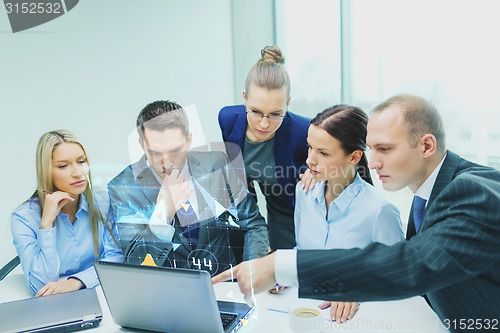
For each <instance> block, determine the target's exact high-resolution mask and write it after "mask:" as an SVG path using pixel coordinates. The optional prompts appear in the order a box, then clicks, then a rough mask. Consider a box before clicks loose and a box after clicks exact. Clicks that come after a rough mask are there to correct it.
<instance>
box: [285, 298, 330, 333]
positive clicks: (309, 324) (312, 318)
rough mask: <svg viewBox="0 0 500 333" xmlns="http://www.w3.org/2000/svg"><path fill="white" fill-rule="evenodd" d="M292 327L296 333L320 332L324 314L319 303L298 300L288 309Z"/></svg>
mask: <svg viewBox="0 0 500 333" xmlns="http://www.w3.org/2000/svg"><path fill="white" fill-rule="evenodd" d="M288 314H289V317H290V329H291V330H292V332H294V333H306V332H307V333H319V332H321V325H322V323H323V314H322V313H321V310H320V309H319V308H318V307H317V305H316V306H315V305H311V304H310V303H309V304H308V303H306V302H304V303H301V302H296V303H294V304H292V305H291V306H290V308H289V311H288Z"/></svg>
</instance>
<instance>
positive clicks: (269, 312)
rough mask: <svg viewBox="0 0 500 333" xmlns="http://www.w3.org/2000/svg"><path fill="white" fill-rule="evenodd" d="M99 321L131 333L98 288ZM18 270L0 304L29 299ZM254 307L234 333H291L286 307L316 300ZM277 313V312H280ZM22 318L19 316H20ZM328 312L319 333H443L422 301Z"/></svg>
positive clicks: (233, 296) (223, 292)
mask: <svg viewBox="0 0 500 333" xmlns="http://www.w3.org/2000/svg"><path fill="white" fill-rule="evenodd" d="M214 289H215V295H216V296H217V299H218V300H224V301H236V302H243V295H242V294H241V292H240V291H239V288H238V285H237V284H236V283H230V282H225V283H220V284H217V285H215V286H214ZM96 290H97V294H98V296H99V301H100V303H101V308H102V313H103V319H102V322H101V323H100V325H99V326H98V327H97V328H95V329H91V330H89V331H88V332H96V333H97V332H98V331H99V332H134V331H133V330H128V329H124V328H122V327H120V326H118V325H116V324H115V323H114V322H113V319H112V317H111V314H110V312H109V308H108V305H107V303H106V300H105V298H104V294H103V293H102V289H101V287H100V286H99V287H97V288H96ZM32 296H33V294H32V292H31V291H30V290H29V288H28V287H27V285H26V282H25V280H24V276H23V274H22V271H21V269H20V267H19V266H18V267H17V268H16V269H15V270H14V271H12V272H11V273H10V274H9V275H8V276H7V277H6V278H5V279H4V280H3V281H0V303H3V302H9V301H14V300H19V299H24V298H29V297H32ZM255 301H256V307H255V311H254V312H253V314H252V315H251V317H250V319H249V320H248V322H247V323H246V325H244V326H242V327H241V328H240V329H239V330H238V333H247V332H259V333H261V332H280V333H281V332H284V333H287V332H291V329H290V323H289V317H288V314H287V313H284V312H285V311H287V309H288V306H289V305H290V304H291V303H294V304H296V303H297V302H303V304H304V305H313V304H319V303H320V302H321V301H318V300H299V299H298V297H297V289H296V288H287V289H285V290H284V291H283V293H281V294H277V295H275V294H271V293H269V292H264V293H261V294H258V295H256V298H255ZM280 311H281V312H280ZM20 315H22V314H20ZM328 315H329V312H328V310H324V311H323V316H324V320H323V325H322V332H377V333H380V332H422V333H423V332H425V333H429V332H447V330H446V329H445V327H444V326H443V325H442V324H441V322H440V321H439V319H438V317H437V316H436V314H435V313H434V312H433V311H432V310H431V308H430V307H429V306H428V305H427V303H426V301H425V300H424V299H423V298H422V297H411V298H407V299H404V300H398V301H389V302H365V303H361V305H360V307H359V310H358V312H357V313H356V316H355V317H354V318H353V319H352V320H350V321H348V322H347V323H345V324H336V323H334V322H332V321H330V320H329V319H328Z"/></svg>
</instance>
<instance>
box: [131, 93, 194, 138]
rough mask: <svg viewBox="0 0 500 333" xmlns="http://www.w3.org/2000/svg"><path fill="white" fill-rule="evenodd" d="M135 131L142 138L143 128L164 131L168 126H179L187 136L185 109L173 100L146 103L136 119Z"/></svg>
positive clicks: (187, 127) (187, 126)
mask: <svg viewBox="0 0 500 333" xmlns="http://www.w3.org/2000/svg"><path fill="white" fill-rule="evenodd" d="M136 126H137V131H138V133H139V136H140V138H141V140H144V129H145V128H149V129H151V130H154V131H164V130H166V129H168V128H180V129H181V130H182V133H183V134H184V135H185V136H186V137H187V136H188V135H189V120H188V117H187V114H186V111H184V109H183V108H182V106H180V105H179V104H177V103H176V102H173V101H169V100H166V101H155V102H152V103H149V104H148V105H146V106H145V107H144V108H143V109H142V110H141V112H140V113H139V115H138V116H137V121H136Z"/></svg>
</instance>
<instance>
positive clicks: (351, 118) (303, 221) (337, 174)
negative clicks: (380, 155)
mask: <svg viewBox="0 0 500 333" xmlns="http://www.w3.org/2000/svg"><path fill="white" fill-rule="evenodd" d="M367 122H368V117H367V115H366V114H365V113H364V112H363V111H362V110H361V109H360V108H357V107H353V106H347V105H336V106H333V107H331V108H328V109H326V110H324V111H323V112H321V113H319V114H318V115H317V116H316V117H315V118H314V119H313V120H312V121H311V125H310V126H309V131H308V137H307V143H308V145H309V150H308V158H307V161H306V163H307V165H308V166H309V168H310V171H311V175H312V176H313V177H314V179H315V180H316V181H317V183H316V186H315V187H314V188H313V189H312V190H309V191H307V192H304V190H303V189H302V184H301V183H300V182H299V183H298V184H297V187H296V204H295V216H294V217H295V237H296V242H297V248H298V249H332V248H345V249H348V248H353V247H359V248H363V247H365V246H366V245H368V244H370V243H372V242H380V243H384V244H387V245H391V244H394V243H397V242H399V241H402V240H404V233H403V228H402V224H401V219H400V216H399V211H398V209H397V208H396V207H395V206H394V205H393V204H391V203H390V202H389V201H387V200H386V199H384V198H383V197H382V196H381V194H379V193H378V192H377V190H375V188H374V187H373V183H372V180H371V177H370V172H369V169H368V165H367V160H366V156H365V153H364V150H365V148H366V125H367ZM358 306H359V304H358V303H357V302H335V301H332V302H330V301H325V302H323V303H322V304H321V305H320V308H322V309H326V308H328V307H330V315H331V318H332V319H333V320H335V321H336V322H340V323H344V322H345V321H347V320H350V319H352V318H353V316H354V314H355V313H356V311H357V309H358Z"/></svg>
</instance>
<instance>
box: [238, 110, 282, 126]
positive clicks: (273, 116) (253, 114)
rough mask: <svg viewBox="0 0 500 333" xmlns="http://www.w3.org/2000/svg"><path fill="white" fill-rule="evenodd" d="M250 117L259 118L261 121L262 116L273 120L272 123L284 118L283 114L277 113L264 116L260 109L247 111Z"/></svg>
mask: <svg viewBox="0 0 500 333" xmlns="http://www.w3.org/2000/svg"><path fill="white" fill-rule="evenodd" d="M246 113H247V115H248V117H250V118H252V119H253V120H257V121H261V120H262V118H267V120H269V122H272V123H277V122H280V121H282V120H283V117H284V116H285V115H283V116H279V115H277V114H270V115H269V116H264V115H263V114H262V113H260V112H258V111H253V110H248V109H247V111H246Z"/></svg>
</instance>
